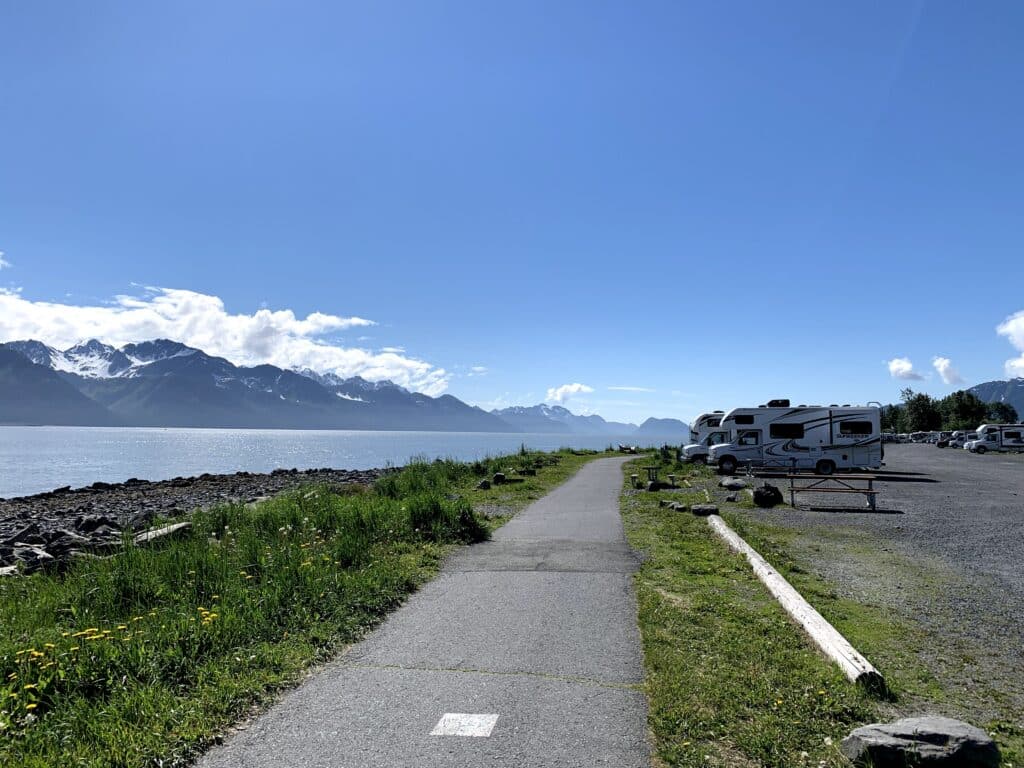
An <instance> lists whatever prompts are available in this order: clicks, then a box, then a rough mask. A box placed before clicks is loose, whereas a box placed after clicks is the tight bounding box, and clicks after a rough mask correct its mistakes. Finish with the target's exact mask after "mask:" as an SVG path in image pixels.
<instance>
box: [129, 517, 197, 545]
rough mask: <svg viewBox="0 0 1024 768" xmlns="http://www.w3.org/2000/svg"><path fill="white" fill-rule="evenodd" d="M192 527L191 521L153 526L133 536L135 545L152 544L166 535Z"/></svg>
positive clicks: (172, 534)
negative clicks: (149, 529) (151, 528)
mask: <svg viewBox="0 0 1024 768" xmlns="http://www.w3.org/2000/svg"><path fill="white" fill-rule="evenodd" d="M191 527H192V523H189V522H185V523H174V524H173V525H165V526H164V527H163V528H154V529H153V530H152V531H146V532H145V533H140V534H137V535H136V536H135V546H137V547H140V546H143V545H145V544H152V543H153V542H154V541H157V540H158V539H164V538H167V537H168V536H174V535H175V534H177V533H182V532H184V531H187V530H188V529H189V528H191Z"/></svg>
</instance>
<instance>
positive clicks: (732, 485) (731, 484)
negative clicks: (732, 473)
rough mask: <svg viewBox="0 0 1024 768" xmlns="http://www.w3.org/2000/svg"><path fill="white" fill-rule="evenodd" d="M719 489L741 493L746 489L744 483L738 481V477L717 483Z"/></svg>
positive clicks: (727, 478)
mask: <svg viewBox="0 0 1024 768" xmlns="http://www.w3.org/2000/svg"><path fill="white" fill-rule="evenodd" d="M718 485H719V487H720V488H725V489H726V490H727V491H741V490H743V489H744V488H746V487H747V484H746V482H745V481H743V480H740V479H739V478H738V477H726V478H724V479H723V480H721V481H720V482H719V483H718Z"/></svg>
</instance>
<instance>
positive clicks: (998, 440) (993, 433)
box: [964, 424, 1024, 453]
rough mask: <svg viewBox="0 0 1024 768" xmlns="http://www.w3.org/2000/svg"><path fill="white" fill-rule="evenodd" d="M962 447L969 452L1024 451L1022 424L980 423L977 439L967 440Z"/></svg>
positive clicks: (1023, 429) (1023, 426)
mask: <svg viewBox="0 0 1024 768" xmlns="http://www.w3.org/2000/svg"><path fill="white" fill-rule="evenodd" d="M964 449H965V450H968V451H970V452H971V453H986V452H988V451H998V452H1000V453H1006V452H1008V451H1024V424H982V425H981V426H980V427H978V438H977V440H968V441H967V442H966V443H964Z"/></svg>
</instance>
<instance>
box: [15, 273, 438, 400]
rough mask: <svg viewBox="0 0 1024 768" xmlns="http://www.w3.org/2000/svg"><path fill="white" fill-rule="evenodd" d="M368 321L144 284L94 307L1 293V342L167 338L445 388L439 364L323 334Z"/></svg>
mask: <svg viewBox="0 0 1024 768" xmlns="http://www.w3.org/2000/svg"><path fill="white" fill-rule="evenodd" d="M374 324H375V323H373V321H371V320H366V319H364V318H361V317H339V316H337V315H328V314H324V313H322V312H313V313H312V314H310V315H307V316H306V317H305V318H299V317H296V316H295V313H294V312H292V311H291V310H290V309H282V310H276V311H271V310H269V309H259V310H257V311H256V312H254V313H253V314H229V313H228V312H227V310H226V309H225V308H224V302H223V301H221V299H220V298H218V297H217V296H208V295H206V294H202V293H196V292H195V291H187V290H182V289H176V288H148V289H146V290H145V292H144V293H143V294H142V295H141V296H117V297H116V298H115V299H114V301H113V302H111V303H110V304H108V305H100V306H76V305H72V304H57V303H50V302H43V301H30V300H28V299H26V298H24V297H23V296H21V295H19V294H17V293H14V292H11V291H5V292H0V341H13V340H16V339H38V340H39V341H42V342H44V343H46V344H49V345H51V346H54V347H58V348H62V349H63V348H66V347H68V346H71V345H73V344H77V343H79V342H81V341H85V340H87V339H93V338H95V339H99V340H100V341H103V342H105V343H107V344H113V345H114V346H121V345H122V344H127V343H129V342H137V341H145V340H147V339H156V338H166V339H172V340H174V341H179V342H181V343H183V344H187V345H189V346H192V347H198V348H199V349H202V350H203V351H204V352H208V353H210V354H211V355H217V356H219V357H224V358H227V359H228V360H230V361H231V362H233V363H235V364H237V365H258V364H261V363H270V364H271V365H277V366H279V367H281V368H294V369H301V368H312V369H313V370H315V371H319V372H321V373H326V372H331V373H336V374H338V375H339V376H356V375H358V376H362V377H363V378H366V379H369V380H371V381H377V380H381V379H391V380H392V381H394V382H395V383H396V384H399V385H401V386H403V387H407V388H409V389H413V390H416V391H419V392H423V393H424V394H428V395H438V394H440V393H442V392H444V391H445V389H447V387H448V373H447V372H446V371H445V370H444V369H443V368H437V367H435V366H433V365H431V364H430V363H427V362H424V361H423V360H417V359H415V358H412V357H409V356H406V355H404V354H401V353H399V352H394V351H381V352H379V353H376V354H375V353H373V352H370V351H369V350H365V349H359V348H351V347H343V346H340V345H339V344H337V343H335V342H332V341H330V340H329V339H327V338H325V337H327V336H328V335H329V334H331V333H336V332H338V331H344V330H348V329H351V328H358V327H364V326H370V325H374Z"/></svg>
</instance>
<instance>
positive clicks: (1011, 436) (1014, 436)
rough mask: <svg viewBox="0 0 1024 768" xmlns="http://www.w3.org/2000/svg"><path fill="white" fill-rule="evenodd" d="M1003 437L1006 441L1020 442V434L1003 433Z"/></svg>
mask: <svg viewBox="0 0 1024 768" xmlns="http://www.w3.org/2000/svg"><path fill="white" fill-rule="evenodd" d="M1003 437H1005V438H1006V439H1007V440H1020V432H1003Z"/></svg>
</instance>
